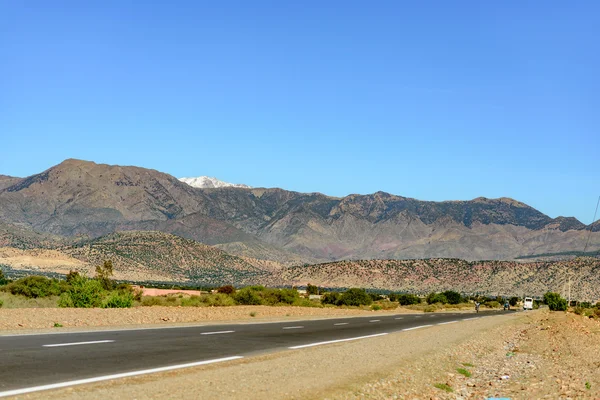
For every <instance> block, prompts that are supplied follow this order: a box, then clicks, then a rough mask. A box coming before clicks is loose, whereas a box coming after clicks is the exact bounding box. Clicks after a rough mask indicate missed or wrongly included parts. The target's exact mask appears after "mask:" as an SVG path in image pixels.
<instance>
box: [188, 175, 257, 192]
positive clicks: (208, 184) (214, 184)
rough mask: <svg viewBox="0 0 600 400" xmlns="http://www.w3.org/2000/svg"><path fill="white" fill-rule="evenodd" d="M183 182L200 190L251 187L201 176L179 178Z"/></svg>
mask: <svg viewBox="0 0 600 400" xmlns="http://www.w3.org/2000/svg"><path fill="white" fill-rule="evenodd" d="M179 180H180V181H181V182H184V183H187V184H188V185H190V186H192V187H195V188H199V189H214V188H222V187H238V188H245V189H250V186H248V185H244V184H242V183H229V182H223V181H220V180H218V179H217V178H212V177H210V176H199V177H197V178H179Z"/></svg>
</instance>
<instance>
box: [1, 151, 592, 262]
mask: <svg viewBox="0 0 600 400" xmlns="http://www.w3.org/2000/svg"><path fill="white" fill-rule="evenodd" d="M217 182H220V181H217ZM213 186H218V184H215V183H213ZM0 221H1V222H2V223H3V224H4V226H5V227H14V228H13V229H18V230H28V231H34V232H37V234H41V235H53V236H57V237H67V238H82V239H86V240H89V239H94V238H97V237H100V236H105V235H109V234H112V233H115V232H120V231H160V232H165V233H170V234H175V235H178V236H180V237H183V238H187V239H193V240H195V241H198V242H201V243H205V244H208V245H215V246H217V247H219V248H220V249H222V250H225V251H226V252H228V253H231V254H233V255H236V256H241V257H249V258H253V259H262V260H272V261H276V262H278V263H281V264H282V265H301V264H306V263H318V262H327V261H335V260H344V259H413V258H438V257H450V258H461V259H465V260H481V259H514V258H516V257H519V256H528V255H535V254H549V253H560V252H565V251H581V250H583V248H584V246H585V243H586V241H587V239H588V235H589V230H590V229H591V230H592V231H593V233H592V235H591V237H590V243H589V245H588V249H598V248H600V233H599V231H600V224H598V223H595V224H593V225H592V226H586V225H585V224H583V223H581V222H580V221H578V220H577V219H575V218H573V217H558V218H550V217H548V216H547V215H545V214H543V213H541V212H539V211H538V210H535V209H534V208H532V207H530V206H528V205H526V204H524V203H521V202H519V201H516V200H513V199H509V198H499V199H487V198H483V197H480V198H476V199H473V200H469V201H444V202H432V201H421V200H416V199H412V198H407V197H402V196H396V195H392V194H389V193H384V192H377V193H374V194H369V195H356V194H353V195H349V196H345V197H343V198H337V197H331V196H327V195H324V194H320V193H298V192H293V191H287V190H283V189H279V188H249V187H236V186H224V187H213V188H208V187H205V188H197V187H193V186H191V185H189V184H187V183H186V182H183V181H181V180H179V179H177V178H175V177H173V176H171V175H168V174H166V173H162V172H159V171H155V170H151V169H145V168H140V167H132V166H116V165H105V164H96V163H93V162H89V161H81V160H74V159H69V160H66V161H64V162H62V163H61V164H59V165H56V166H54V167H51V168H49V169H48V170H46V171H43V172H41V173H39V174H35V175H32V176H29V177H26V178H15V177H9V176H0ZM8 230H9V229H7V231H8Z"/></svg>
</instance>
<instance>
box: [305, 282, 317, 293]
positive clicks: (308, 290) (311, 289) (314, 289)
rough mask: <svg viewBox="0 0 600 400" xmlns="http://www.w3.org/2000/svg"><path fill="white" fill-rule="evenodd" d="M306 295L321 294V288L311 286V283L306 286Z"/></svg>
mask: <svg viewBox="0 0 600 400" xmlns="http://www.w3.org/2000/svg"><path fill="white" fill-rule="evenodd" d="M306 294H308V295H311V294H319V288H318V287H317V286H315V285H311V284H310V283H309V284H308V285H306Z"/></svg>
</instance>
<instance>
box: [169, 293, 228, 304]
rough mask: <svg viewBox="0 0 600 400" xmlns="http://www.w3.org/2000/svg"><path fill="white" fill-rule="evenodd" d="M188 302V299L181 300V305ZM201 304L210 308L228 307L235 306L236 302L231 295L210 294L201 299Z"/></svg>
mask: <svg viewBox="0 0 600 400" xmlns="http://www.w3.org/2000/svg"><path fill="white" fill-rule="evenodd" d="M185 301H186V299H182V300H181V305H183V303H184V302H185ZM200 302H201V303H202V305H206V306H210V307H226V306H234V305H235V301H234V300H233V298H232V297H231V296H229V295H226V294H224V293H215V294H209V295H205V296H201V297H200Z"/></svg>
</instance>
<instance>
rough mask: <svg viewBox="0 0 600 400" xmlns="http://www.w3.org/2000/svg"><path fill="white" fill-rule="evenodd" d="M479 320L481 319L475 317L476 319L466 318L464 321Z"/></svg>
mask: <svg viewBox="0 0 600 400" xmlns="http://www.w3.org/2000/svg"><path fill="white" fill-rule="evenodd" d="M477 318H479V317H475V318H465V319H463V321H471V320H473V319H477Z"/></svg>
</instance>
